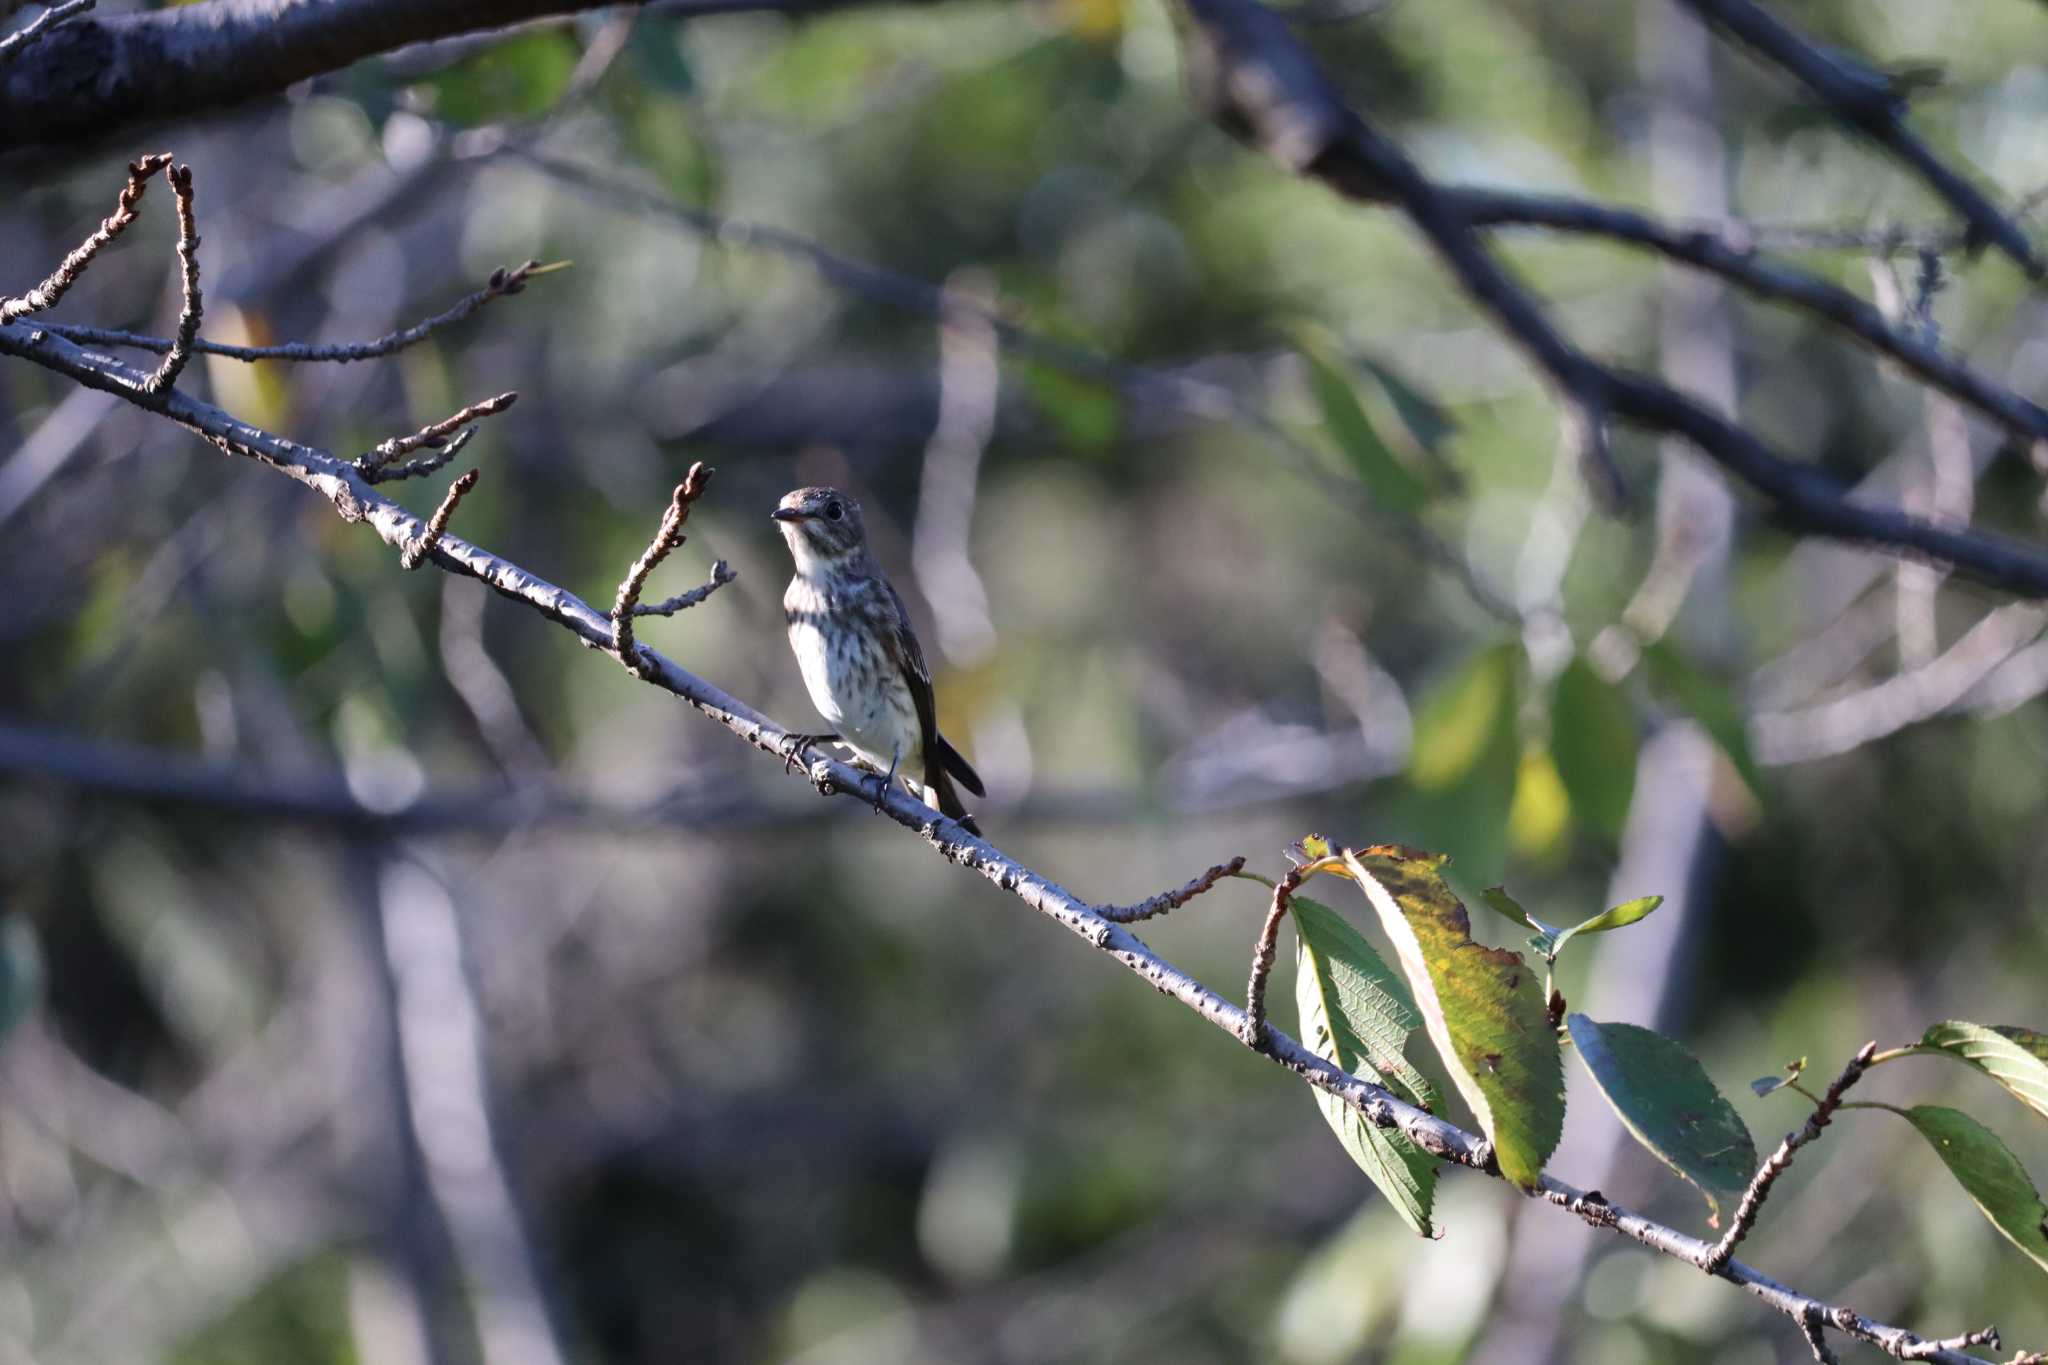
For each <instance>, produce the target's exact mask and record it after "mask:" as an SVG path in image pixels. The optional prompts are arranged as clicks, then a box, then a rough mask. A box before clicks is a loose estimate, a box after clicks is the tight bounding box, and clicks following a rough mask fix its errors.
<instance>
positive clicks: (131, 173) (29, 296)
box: [0, 16, 171, 323]
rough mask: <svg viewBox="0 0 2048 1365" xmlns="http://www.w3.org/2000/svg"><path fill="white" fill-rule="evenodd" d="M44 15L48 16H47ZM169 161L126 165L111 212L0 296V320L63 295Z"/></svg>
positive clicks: (160, 157)
mask: <svg viewBox="0 0 2048 1365" xmlns="http://www.w3.org/2000/svg"><path fill="white" fill-rule="evenodd" d="M46 17H47V16H46ZM170 164H171V154H170V153H169V152H159V153H157V154H156V155H154V156H145V157H143V158H141V159H140V160H138V161H136V162H134V163H133V164H132V165H130V166H129V167H128V183H127V184H126V185H124V186H122V187H121V197H120V198H119V199H118V200H117V201H116V202H115V204H114V211H113V212H112V213H110V214H108V215H107V216H106V217H105V218H104V219H102V220H101V222H100V225H99V227H98V228H97V229H95V230H94V232H93V234H92V235H91V236H90V237H87V238H86V239H85V240H84V241H83V242H80V243H79V244H78V245H77V246H76V247H74V248H73V249H72V251H71V254H70V255H68V256H66V257H65V258H64V259H63V261H62V262H60V263H59V264H58V266H57V268H56V269H55V270H53V271H51V272H50V277H49V278H48V279H46V280H44V281H43V282H42V283H41V284H39V285H37V286H36V287H35V288H33V289H31V290H29V291H28V292H27V293H26V294H23V295H21V296H20V297H19V298H12V299H0V323H8V322H12V321H14V320H15V319H16V318H20V317H26V316H28V315H29V314H30V313H39V312H41V311H42V310H43V309H45V308H48V307H51V306H52V305H53V304H55V303H56V302H57V300H59V299H61V298H63V297H64V293H65V291H66V290H68V289H70V288H71V286H72V285H74V284H76V283H78V277H79V275H80V274H82V273H83V272H84V270H85V268H86V267H87V266H89V265H91V264H92V258H93V257H95V256H97V255H99V254H100V249H101V248H102V247H104V246H106V245H107V243H109V242H111V241H113V240H114V239H115V238H116V237H119V236H120V235H121V233H122V232H123V231H125V230H126V229H127V227H128V225H129V224H130V223H132V222H134V221H135V213H136V209H137V207H138V206H139V205H140V204H141V203H142V196H143V194H144V193H146V192H147V191H148V189H149V182H150V181H151V180H153V179H154V178H155V177H156V173H157V172H158V171H160V170H162V169H163V168H164V167H166V166H168V165H170Z"/></svg>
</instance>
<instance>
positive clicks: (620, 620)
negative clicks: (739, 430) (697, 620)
mask: <svg viewBox="0 0 2048 1365" xmlns="http://www.w3.org/2000/svg"><path fill="white" fill-rule="evenodd" d="M714 472H715V471H713V470H712V468H711V467H710V466H709V465H707V464H705V463H704V462H703V461H701V460H699V461H698V462H697V463H696V464H693V465H691V466H690V471H689V473H687V474H685V475H684V476H683V481H682V482H681V483H679V484H677V485H676V487H675V492H674V493H672V494H671V495H670V496H669V501H668V510H667V511H666V512H663V513H662V515H661V529H660V530H658V531H656V532H655V533H654V539H653V540H651V541H649V542H648V543H647V548H646V549H645V550H642V551H641V552H640V557H639V558H638V559H636V560H634V561H633V567H632V568H630V569H628V570H626V576H625V577H624V578H623V579H621V580H620V581H619V593H618V597H617V598H616V599H615V600H614V601H613V603H612V615H611V622H612V629H611V640H610V644H611V650H612V653H613V654H615V655H617V656H618V660H619V662H620V663H622V664H624V665H625V666H626V668H627V671H629V672H631V673H632V674H633V675H634V676H635V677H639V678H645V677H646V674H645V673H643V672H642V671H641V667H640V652H641V651H640V647H639V646H638V645H637V644H636V643H634V640H633V618H634V617H635V616H638V615H640V614H641V613H640V611H639V610H638V607H639V605H640V593H641V591H642V590H643V589H645V588H646V586H647V580H648V578H649V577H651V576H652V575H653V573H654V571H655V569H656V568H658V567H660V565H661V561H662V560H664V559H667V558H668V556H669V552H670V551H672V550H674V549H675V548H676V546H678V545H680V544H682V543H683V539H684V536H683V523H685V522H687V521H688V520H689V519H690V508H691V506H692V505H694V504H695V503H696V501H697V499H698V498H701V497H703V496H704V490H705V489H706V488H707V487H709V486H710V483H711V475H712V474H713V473H714ZM721 563H723V561H721ZM717 576H718V575H717V571H716V570H714V571H713V573H712V579H713V582H712V583H711V584H709V585H707V586H706V587H705V588H704V589H702V592H703V594H704V596H705V597H708V596H710V595H711V593H712V592H713V591H715V590H716V588H717V581H716V580H717ZM698 600H699V601H702V600H703V599H702V598H701V597H700V598H699V599H698ZM664 605H666V604H664ZM686 605H694V603H691V604H686ZM677 610H681V608H680V607H679V608H677ZM649 614H659V615H663V616H666V615H670V614H672V613H669V612H660V613H649Z"/></svg>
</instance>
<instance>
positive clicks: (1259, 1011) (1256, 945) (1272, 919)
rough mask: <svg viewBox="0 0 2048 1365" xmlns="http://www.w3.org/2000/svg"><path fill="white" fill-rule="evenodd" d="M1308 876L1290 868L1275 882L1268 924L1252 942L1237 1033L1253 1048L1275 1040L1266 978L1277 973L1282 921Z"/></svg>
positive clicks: (1243, 1041) (1298, 869)
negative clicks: (1275, 961) (1269, 1020)
mask: <svg viewBox="0 0 2048 1365" xmlns="http://www.w3.org/2000/svg"><path fill="white" fill-rule="evenodd" d="M1239 861H1240V862H1242V861H1243V860H1242V859H1240V860H1239ZM1304 875H1305V872H1304V869H1302V868H1299V867H1290V868H1288V869H1287V871H1286V873H1285V874H1284V875H1283V876H1282V877H1281V878H1280V880H1279V881H1277V882H1275V883H1273V904H1272V907H1271V908H1270V909H1268V910H1267V911H1266V919H1265V923H1263V924H1261V925H1260V926H1259V936H1258V938H1257V939H1256V940H1254V941H1253V943H1252V975H1251V980H1250V981H1249V982H1247V983H1246V985H1245V992H1244V1020H1243V1022H1242V1023H1241V1024H1239V1026H1238V1030H1237V1036H1238V1040H1239V1041H1240V1042H1242V1043H1243V1044H1244V1045H1245V1046H1246V1047H1249V1048H1254V1049H1264V1048H1265V1047H1266V1046H1267V1045H1268V1044H1269V1043H1270V1041H1271V1040H1270V1038H1269V1037H1268V1030H1267V1026H1266V978H1267V977H1269V976H1271V975H1272V974H1273V958H1274V956H1275V954H1276V952H1277V950H1278V948H1279V944H1280V921H1281V920H1283V919H1285V918H1287V907H1288V904H1289V903H1290V902H1291V901H1292V900H1293V898H1294V893H1295V891H1296V889H1297V888H1299V887H1300V886H1301V883H1302V879H1303V877H1304Z"/></svg>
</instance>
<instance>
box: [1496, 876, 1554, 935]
mask: <svg viewBox="0 0 2048 1365" xmlns="http://www.w3.org/2000/svg"><path fill="white" fill-rule="evenodd" d="M1479 899H1481V900H1483V901H1485V902H1486V904H1487V907H1488V908H1489V909H1492V910H1495V911H1497V912H1499V913H1500V914H1503V915H1506V916H1507V917H1508V918H1509V919H1511V920H1513V921H1515V923H1517V924H1526V925H1528V926H1529V927H1530V928H1531V929H1534V930H1535V931H1536V932H1537V933H1539V934H1541V935H1543V936H1544V937H1546V938H1555V937H1557V934H1558V928H1557V926H1556V925H1554V924H1545V923H1544V922H1543V921H1542V920H1540V919H1537V918H1536V917H1535V916H1534V915H1532V914H1530V913H1529V912H1528V910H1527V909H1526V908H1525V907H1524V906H1523V905H1522V903H1521V902H1520V901H1518V900H1516V899H1515V898H1514V897H1513V896H1510V895H1509V894H1508V893H1507V888H1505V887H1500V886H1489V887H1487V888H1486V889H1485V890H1484V891H1482V892H1480V893H1479Z"/></svg>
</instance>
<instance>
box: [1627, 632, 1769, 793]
mask: <svg viewBox="0 0 2048 1365" xmlns="http://www.w3.org/2000/svg"><path fill="white" fill-rule="evenodd" d="M1643 660H1644V662H1645V663H1647V664H1648V665H1649V669H1650V677H1651V678H1652V679H1653V680H1654V681H1655V682H1656V684H1657V688H1658V690H1659V691H1661V692H1663V693H1664V695H1665V697H1666V698H1667V699H1668V700H1669V701H1670V702H1671V703H1672V704H1673V705H1675V706H1677V707H1678V708H1679V709H1680V710H1682V711H1684V712H1685V713H1686V714H1687V715H1689V716H1691V717H1692V718H1693V719H1694V720H1696V721H1698V722H1699V723H1700V728H1701V729H1703V730H1705V731H1706V732H1707V734H1708V735H1709V736H1711V737H1712V738H1713V741H1714V743H1715V744H1716V745H1717V746H1719V748H1720V750H1721V752H1722V753H1724V754H1726V755H1728V761H1729V762H1730V763H1732V764H1734V765H1735V771H1736V772H1737V773H1738V774H1740V775H1741V777H1742V780H1743V782H1744V783H1745V784H1746V785H1747V786H1748V787H1749V790H1750V793H1751V794H1752V795H1755V794H1758V793H1761V792H1762V791H1763V783H1762V782H1761V780H1760V774H1759V772H1758V769H1757V766H1756V757H1755V755H1753V754H1751V753H1750V751H1749V726H1748V723H1747V721H1746V720H1745V718H1744V716H1743V713H1742V703H1741V702H1740V701H1739V700H1738V699H1737V697H1736V695H1735V691H1734V689H1733V688H1732V687H1730V686H1729V685H1728V684H1727V683H1725V682H1721V681H1718V680H1716V679H1714V678H1710V677H1708V676H1707V675H1706V674H1704V673H1702V672H1700V671H1699V670H1698V669H1697V668H1695V667H1693V666H1692V665H1691V664H1690V663H1688V662H1686V660H1685V659H1684V658H1682V657H1681V656H1680V655H1679V653H1678V651H1677V650H1675V649H1673V648H1672V647H1671V643H1670V641H1668V640H1659V641H1658V642H1657V643H1655V644H1653V645H1651V646H1649V647H1648V648H1646V649H1645V650H1644V651H1643Z"/></svg>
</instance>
